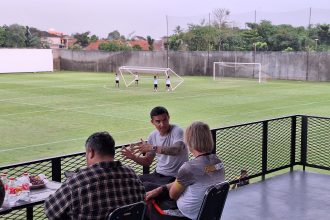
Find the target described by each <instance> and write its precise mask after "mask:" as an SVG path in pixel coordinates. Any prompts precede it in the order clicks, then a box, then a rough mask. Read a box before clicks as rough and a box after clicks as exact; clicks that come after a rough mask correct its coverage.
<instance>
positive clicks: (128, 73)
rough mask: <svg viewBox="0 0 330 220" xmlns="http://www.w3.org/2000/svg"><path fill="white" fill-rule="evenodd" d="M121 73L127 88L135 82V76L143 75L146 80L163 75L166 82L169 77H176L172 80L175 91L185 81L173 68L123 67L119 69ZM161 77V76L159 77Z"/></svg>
mask: <svg viewBox="0 0 330 220" xmlns="http://www.w3.org/2000/svg"><path fill="white" fill-rule="evenodd" d="M118 70H119V73H120V76H121V78H122V79H123V81H124V83H125V86H126V87H129V86H130V85H132V84H133V83H134V81H135V75H136V74H137V73H138V74H142V75H143V76H144V77H146V78H150V79H153V76H154V75H157V76H159V75H163V76H164V80H165V79H166V78H167V77H168V76H171V77H172V76H174V77H175V79H174V80H172V79H171V82H173V83H172V90H175V89H176V88H177V87H178V86H180V85H181V84H182V83H183V81H184V79H183V78H182V77H181V76H179V75H178V74H177V73H176V72H174V71H173V70H172V69H171V68H163V67H143V66H121V67H119V69H118ZM159 77H160V76H159Z"/></svg>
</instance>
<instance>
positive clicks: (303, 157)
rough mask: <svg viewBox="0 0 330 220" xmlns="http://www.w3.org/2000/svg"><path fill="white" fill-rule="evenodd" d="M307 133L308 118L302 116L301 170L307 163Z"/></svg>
mask: <svg viewBox="0 0 330 220" xmlns="http://www.w3.org/2000/svg"><path fill="white" fill-rule="evenodd" d="M307 132H308V117H307V116H302V118H301V163H302V165H303V170H304V171H305V168H306V161H307Z"/></svg>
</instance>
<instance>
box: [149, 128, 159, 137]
mask: <svg viewBox="0 0 330 220" xmlns="http://www.w3.org/2000/svg"><path fill="white" fill-rule="evenodd" d="M156 135H159V131H158V130H157V129H155V130H153V131H152V132H150V134H149V137H154V136H156Z"/></svg>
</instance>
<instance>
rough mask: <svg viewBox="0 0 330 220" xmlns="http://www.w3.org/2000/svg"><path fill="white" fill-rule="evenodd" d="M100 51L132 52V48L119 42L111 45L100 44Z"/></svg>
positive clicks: (113, 42)
mask: <svg viewBox="0 0 330 220" xmlns="http://www.w3.org/2000/svg"><path fill="white" fill-rule="evenodd" d="M99 50H103V51H111V52H115V51H129V50H132V48H131V47H129V46H127V45H123V44H121V43H119V42H116V41H111V42H109V43H102V44H100V45H99Z"/></svg>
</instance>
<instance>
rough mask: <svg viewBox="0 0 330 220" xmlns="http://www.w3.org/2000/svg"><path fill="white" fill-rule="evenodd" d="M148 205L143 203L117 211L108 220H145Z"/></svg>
mask: <svg viewBox="0 0 330 220" xmlns="http://www.w3.org/2000/svg"><path fill="white" fill-rule="evenodd" d="M145 210H146V203H145V202H143V201H141V202H137V203H133V204H130V205H125V206H122V207H119V208H117V209H115V210H114V211H113V212H111V213H110V214H109V217H108V220H143V219H144V213H145Z"/></svg>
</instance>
